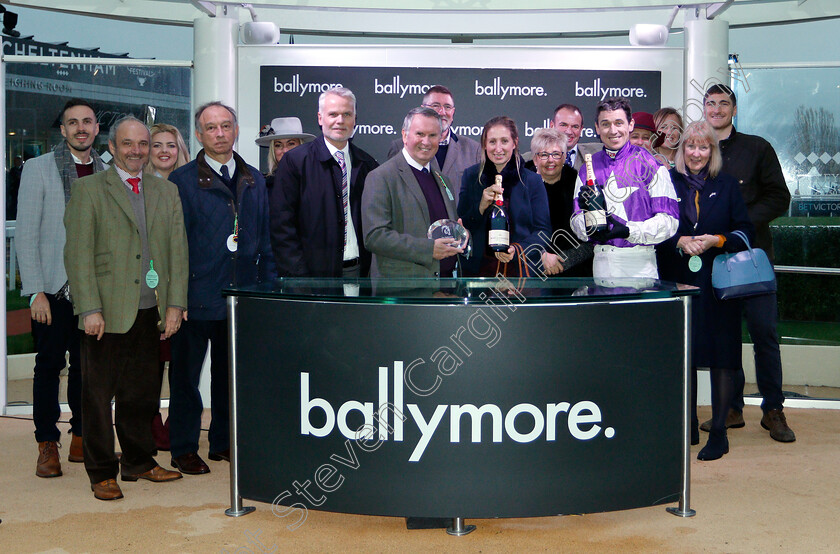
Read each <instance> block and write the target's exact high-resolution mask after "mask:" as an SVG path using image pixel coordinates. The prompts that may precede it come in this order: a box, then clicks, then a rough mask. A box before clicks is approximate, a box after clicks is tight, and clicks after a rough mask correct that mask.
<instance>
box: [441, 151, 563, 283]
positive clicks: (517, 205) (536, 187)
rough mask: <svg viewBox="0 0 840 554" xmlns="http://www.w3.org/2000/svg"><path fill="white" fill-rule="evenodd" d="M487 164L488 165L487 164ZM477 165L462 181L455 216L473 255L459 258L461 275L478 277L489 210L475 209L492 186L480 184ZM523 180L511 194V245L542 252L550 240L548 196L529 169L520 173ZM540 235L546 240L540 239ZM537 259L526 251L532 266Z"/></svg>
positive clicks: (484, 245) (485, 241)
mask: <svg viewBox="0 0 840 554" xmlns="http://www.w3.org/2000/svg"><path fill="white" fill-rule="evenodd" d="M486 163H489V162H486ZM479 168H480V164H475V165H474V166H471V167H468V168H467V169H466V171H464V177H463V179H462V180H461V191H460V194H459V196H458V216H459V217H460V218H461V219H462V220H463V223H464V227H466V228H467V229H468V230H469V232H470V234H471V235H472V241H473V254H472V256H470V257H469V258H467V259H464V258H461V268H462V269H463V271H464V275H466V276H471V275H477V274H478V271H479V269H480V268H481V258H482V256H484V250H485V248H486V247H487V229H488V228H487V225H488V222H489V219H490V213H491V211H492V210H491V209H490V208H488V209H486V210H484V213H483V214H481V213H479V211H478V206H479V204H480V203H481V195H482V193H483V192H484V189H485V188H487V187H488V186H490V185H491V184H492V183H482V182H480V181H479ZM520 175H521V176H522V180H521V181H520V182H519V183H517V184H516V185H515V186H514V187H513V190H512V191H511V193H510V209H509V212H510V213H508V217H509V218H510V223H511V227H512V230H511V236H510V241H511V242H518V243H519V244H521V245H522V248H523V249H526V250H528V247H529V246H538V247H539V249H540V250H541V251H544V250H545V247H544V242H545V241H546V240H550V238H551V216H550V214H549V210H548V195H547V194H546V192H545V185H543V181H542V178H541V177H540V176H539V175H537V174H536V173H534V172H533V171H530V170H528V169H525V168H522V169H521V170H520ZM540 232H542V233H543V235H544V237H545V239H543V238H542V237H540V236H539V234H538V233H540ZM537 258H538V256H536V255H535V252H534V250H530V251H529V256H528V259H529V260H531V262H532V266H533V264H534V263H536V262H537Z"/></svg>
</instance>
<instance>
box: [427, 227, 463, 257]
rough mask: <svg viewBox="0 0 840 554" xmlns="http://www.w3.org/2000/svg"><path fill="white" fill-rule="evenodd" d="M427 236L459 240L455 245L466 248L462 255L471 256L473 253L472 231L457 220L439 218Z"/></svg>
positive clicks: (435, 238)
mask: <svg viewBox="0 0 840 554" xmlns="http://www.w3.org/2000/svg"><path fill="white" fill-rule="evenodd" d="M427 236H428V238H430V239H432V240H437V239H440V238H453V239H455V240H456V241H457V242H456V243H455V246H457V247H459V248H463V249H464V252H463V253H462V254H461V255H462V256H464V257H465V258H469V257H470V255H471V254H472V237H471V236H470V232H469V231H467V230H466V229H465V228H464V226H463V225H461V224H460V223H458V222H457V221H452V220H451V219H438V220H437V221H435V222H434V223H432V224H431V225H430V226H429V231H428V233H427Z"/></svg>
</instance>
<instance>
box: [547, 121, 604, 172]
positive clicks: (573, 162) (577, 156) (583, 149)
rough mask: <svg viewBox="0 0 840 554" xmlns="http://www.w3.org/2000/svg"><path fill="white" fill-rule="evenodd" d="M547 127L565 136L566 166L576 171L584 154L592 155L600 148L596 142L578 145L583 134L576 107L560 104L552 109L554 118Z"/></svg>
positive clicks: (599, 144) (578, 169)
mask: <svg viewBox="0 0 840 554" xmlns="http://www.w3.org/2000/svg"><path fill="white" fill-rule="evenodd" d="M548 126H549V127H550V128H552V129H557V130H558V131H560V132H561V133H563V134H564V135H566V139H567V141H568V142H567V147H568V149H569V151H568V153H567V154H566V165H568V166H570V167H573V168H575V170H576V171H580V167H581V166H582V165H583V158H584V156H585V155H586V154H594V153H595V152H598V151H599V150H601V148H602V145H601V143H598V142H591V143H586V144H578V141H580V134H581V132H583V114H581V113H580V108H578V107H577V106H574V105H572V104H560V105H559V106H557V107H556V108H554V116H553V117H552V118H551V121H550V122H549V124H548Z"/></svg>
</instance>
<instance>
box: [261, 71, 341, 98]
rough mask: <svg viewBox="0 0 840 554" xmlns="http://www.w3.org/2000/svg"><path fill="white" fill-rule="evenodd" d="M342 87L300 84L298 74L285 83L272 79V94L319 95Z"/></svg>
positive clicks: (338, 84) (330, 84)
mask: <svg viewBox="0 0 840 554" xmlns="http://www.w3.org/2000/svg"><path fill="white" fill-rule="evenodd" d="M340 86H343V85H342V84H341V83H302V82H301V80H300V74H298V73H295V74H294V75H292V80H291V81H288V82H286V83H282V82H280V79H278V78H277V77H275V78H274V92H289V93H293V94H298V95H300V96H303V95H304V94H307V93H310V94H311V93H317V94H321V93H322V92H324V91H327V90H330V89H331V88H335V87H340Z"/></svg>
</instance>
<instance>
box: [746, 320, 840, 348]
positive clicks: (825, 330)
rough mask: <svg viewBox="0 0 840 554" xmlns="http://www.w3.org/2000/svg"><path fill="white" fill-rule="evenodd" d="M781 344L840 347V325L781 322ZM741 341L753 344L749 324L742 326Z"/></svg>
mask: <svg viewBox="0 0 840 554" xmlns="http://www.w3.org/2000/svg"><path fill="white" fill-rule="evenodd" d="M776 329H777V331H778V333H779V337H780V339H781V340H780V343H781V344H810V345H829V346H840V323H838V322H832V321H780V322H779V324H778V326H777V328H776ZM741 340H742V342H744V343H749V342H752V341H751V340H750V335H749V333H748V332H747V324H746V322H744V323H743V324H742V326H741Z"/></svg>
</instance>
